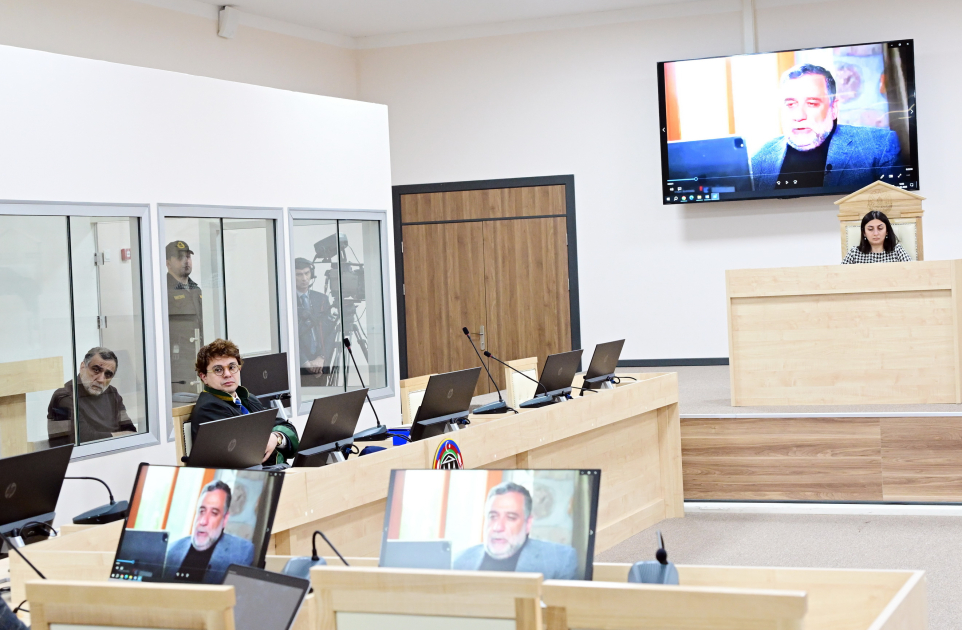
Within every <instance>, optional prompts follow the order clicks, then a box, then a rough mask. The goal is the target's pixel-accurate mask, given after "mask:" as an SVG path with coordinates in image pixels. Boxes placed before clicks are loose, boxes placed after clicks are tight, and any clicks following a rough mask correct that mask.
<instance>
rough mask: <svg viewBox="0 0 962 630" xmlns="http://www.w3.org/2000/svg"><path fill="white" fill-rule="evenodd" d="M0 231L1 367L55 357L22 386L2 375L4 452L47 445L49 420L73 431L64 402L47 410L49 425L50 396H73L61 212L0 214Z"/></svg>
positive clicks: (56, 430) (0, 446) (0, 439)
mask: <svg viewBox="0 0 962 630" xmlns="http://www.w3.org/2000/svg"><path fill="white" fill-rule="evenodd" d="M0 234H3V240H4V246H3V247H2V248H0V301H2V304H3V307H2V308H0V322H2V325H0V371H3V372H4V373H6V371H7V370H15V371H18V372H23V371H25V370H27V369H29V367H31V366H29V365H21V366H13V367H12V368H11V367H8V366H5V365H4V364H7V363H12V362H17V361H33V360H37V359H44V358H53V360H54V361H53V370H52V372H53V373H52V374H45V373H44V372H46V371H45V370H42V369H41V374H40V377H39V378H35V379H28V382H26V383H25V385H26V386H25V387H11V386H10V385H11V384H12V383H13V382H15V381H13V380H12V379H4V381H5V382H4V384H3V385H2V389H3V395H11V396H13V397H14V398H15V399H16V400H15V402H14V404H13V405H10V406H8V408H7V411H5V412H4V413H3V415H2V416H0V456H2V457H9V456H11V455H18V454H21V453H26V452H29V451H32V450H36V449H38V448H45V447H46V446H47V445H48V437H47V431H48V426H50V428H51V432H52V434H53V435H54V437H57V438H61V439H62V438H63V436H68V438H67V439H69V436H70V435H71V433H72V418H73V410H72V408H70V407H69V405H68V408H67V409H66V410H65V411H64V413H62V414H59V415H51V416H50V420H51V422H50V423H49V425H48V407H49V406H51V404H52V402H53V401H52V400H51V399H52V398H53V399H55V400H58V401H59V400H63V399H64V398H67V399H72V397H73V388H74V383H73V374H74V366H73V364H72V361H71V357H72V356H73V350H72V337H71V326H70V284H69V283H70V271H69V266H68V253H67V252H68V247H67V219H66V218H65V217H62V216H0ZM58 363H61V364H62V367H58V365H57V364H58ZM35 365H36V364H35ZM38 387H39V388H40V389H39V390H36V389H35V388H38ZM58 388H59V389H58ZM20 389H22V390H24V391H23V392H20V391H18V390H20ZM21 394H24V395H23V396H22V398H21V397H20V396H21ZM15 407H16V409H15ZM51 413H52V412H51Z"/></svg>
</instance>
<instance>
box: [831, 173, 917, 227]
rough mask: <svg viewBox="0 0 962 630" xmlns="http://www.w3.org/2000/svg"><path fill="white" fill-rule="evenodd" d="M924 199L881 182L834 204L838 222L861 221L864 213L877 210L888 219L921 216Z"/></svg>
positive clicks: (872, 184) (874, 183) (873, 183)
mask: <svg viewBox="0 0 962 630" xmlns="http://www.w3.org/2000/svg"><path fill="white" fill-rule="evenodd" d="M924 200H925V197H923V196H922V195H919V194H916V193H914V192H910V191H908V190H905V189H903V188H899V187H898V186H893V185H891V184H888V183H886V182H883V181H881V180H879V181H876V182H872V183H871V184H869V185H868V186H866V187H865V188H862V189H861V190H857V191H855V192H853V193H852V194H850V195H847V196H845V197H842V198H841V199H839V200H838V201H836V202H835V205H837V206H838V218H839V220H840V221H854V220H861V219H862V217H863V216H865V213H866V212H869V211H871V210H878V211H880V212H882V213H883V214H885V216H887V217H888V218H890V219H900V218H906V219H907V218H913V217H921V216H922V212H923V210H922V202H923V201H924Z"/></svg>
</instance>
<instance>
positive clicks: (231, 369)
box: [207, 363, 241, 376]
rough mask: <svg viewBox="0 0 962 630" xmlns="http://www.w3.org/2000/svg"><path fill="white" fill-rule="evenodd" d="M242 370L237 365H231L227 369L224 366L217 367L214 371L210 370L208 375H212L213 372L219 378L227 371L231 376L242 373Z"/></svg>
mask: <svg viewBox="0 0 962 630" xmlns="http://www.w3.org/2000/svg"><path fill="white" fill-rule="evenodd" d="M240 369H241V366H239V365H237V364H236V363H231V364H230V365H228V366H227V367H226V368H225V367H224V366H223V365H215V366H214V367H213V369H211V370H208V372H207V373H208V374H210V373H211V372H213V373H214V374H216V375H217V376H223V375H224V372H225V370H226V371H228V372H230V373H231V374H237V373H238V372H240Z"/></svg>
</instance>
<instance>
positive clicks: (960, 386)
mask: <svg viewBox="0 0 962 630" xmlns="http://www.w3.org/2000/svg"><path fill="white" fill-rule="evenodd" d="M725 277H726V283H727V293H728V349H729V357H730V364H731V394H732V406H734V407H739V406H751V405H857V404H929V403H960V402H962V380H960V374H962V369H960V368H962V366H960V361H962V260H942V261H924V262H908V263H885V264H875V265H831V266H827V267H794V268H783V269H740V270H731V271H727V272H726V273H725Z"/></svg>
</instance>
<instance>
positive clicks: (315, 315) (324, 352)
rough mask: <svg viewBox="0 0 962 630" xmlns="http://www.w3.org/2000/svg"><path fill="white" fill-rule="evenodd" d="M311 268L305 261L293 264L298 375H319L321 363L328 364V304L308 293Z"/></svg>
mask: <svg viewBox="0 0 962 630" xmlns="http://www.w3.org/2000/svg"><path fill="white" fill-rule="evenodd" d="M314 277H315V275H314V265H313V264H312V263H311V261H309V260H307V259H306V258H296V259H295V260H294V284H295V287H296V289H297V337H298V345H299V348H300V362H301V374H321V373H322V372H323V371H324V367H325V365H326V364H325V361H328V362H329V361H330V354H331V351H332V350H333V347H332V343H331V342H332V339H331V336H332V333H333V330H334V320H333V318H332V317H331V300H330V298H328V297H327V296H326V295H324V294H323V293H320V292H318V291H314V290H313V289H311V283H312V282H313V281H314Z"/></svg>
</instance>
